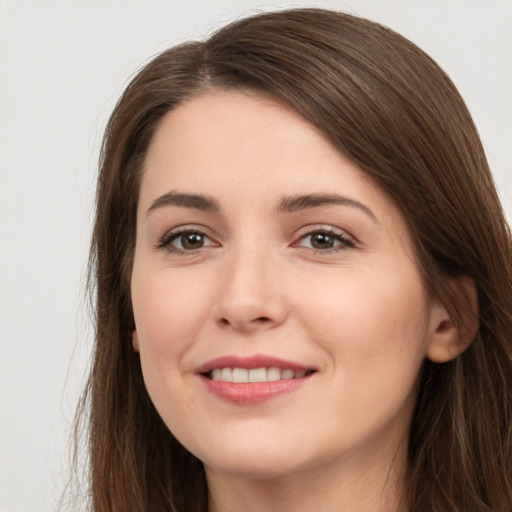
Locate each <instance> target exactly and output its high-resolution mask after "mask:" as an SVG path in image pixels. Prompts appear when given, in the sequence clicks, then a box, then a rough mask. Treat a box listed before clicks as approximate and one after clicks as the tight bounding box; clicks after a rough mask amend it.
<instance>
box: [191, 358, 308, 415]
mask: <svg viewBox="0 0 512 512" xmlns="http://www.w3.org/2000/svg"><path fill="white" fill-rule="evenodd" d="M316 372H317V371H316V369H314V368H312V367H309V368H308V367H306V366H303V365H301V364H298V363H295V362H292V361H285V360H283V359H278V358H275V357H272V356H267V355H261V354H256V355H253V356H249V357H239V356H224V357H220V358H217V359H214V360H211V361H209V362H207V363H205V364H203V365H201V366H200V367H199V368H197V370H196V373H197V374H199V376H200V377H201V380H202V381H203V383H204V385H205V386H206V389H207V390H208V391H209V392H210V393H212V394H213V395H215V396H217V397H219V398H221V399H223V400H224V401H228V402H232V403H236V404H240V405H241V404H252V403H259V402H263V401H266V400H269V399H272V398H274V397H277V396H279V395H282V394H284V393H290V392H292V391H295V390H296V389H299V388H300V387H302V386H303V385H304V384H306V383H307V382H308V381H309V380H310V379H311V377H312V376H313V374H315V373H316Z"/></svg>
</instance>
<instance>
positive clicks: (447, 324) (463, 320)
mask: <svg viewBox="0 0 512 512" xmlns="http://www.w3.org/2000/svg"><path fill="white" fill-rule="evenodd" d="M451 287H452V289H453V291H454V292H455V296H456V297H457V303H458V308H457V314H458V317H457V318H453V317H452V315H451V314H450V311H449V310H448V308H446V307H445V306H444V305H443V304H441V303H439V302H436V303H435V304H433V305H432V309H431V318H430V338H429V344H428V347H427V357H428V359H430V360H431V361H432V362H434V363H446V362H447V361H451V360H452V359H454V358H456V357H457V356H458V355H460V354H462V352H464V350H466V348H467V347H468V346H469V345H470V344H471V342H472V341H473V339H474V338H475V336H476V333H477V331H478V327H479V320H478V294H477V290H476V285H475V281H474V280H473V279H472V278H470V277H467V276H462V277H459V278H456V279H454V280H453V282H452V283H451ZM453 314H454V313H453Z"/></svg>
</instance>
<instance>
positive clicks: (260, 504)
mask: <svg viewBox="0 0 512 512" xmlns="http://www.w3.org/2000/svg"><path fill="white" fill-rule="evenodd" d="M403 451H404V452H405V450H403ZM382 455H383V454H382V453H380V454H375V453H373V454H372V456H371V459H372V460H371V461H370V460H366V461H362V460H361V459H360V457H358V458H357V459H358V460H357V461H355V460H344V461H336V462H334V463H333V464H332V465H329V466H328V467H325V466H323V467H322V468H318V469H315V468H312V469H308V470H306V471H302V472H296V473H294V474H293V475H285V476H273V477H271V478H261V477H260V478H251V477H250V476H244V475H239V474H230V473H222V472H219V471H216V470H212V469H210V468H206V474H207V479H208V487H209V493H210V499H209V501H210V508H209V512H268V511H269V510H286V511H289V512H311V511H312V510H321V511H322V512H331V511H332V512H334V511H336V512H339V511H340V510H341V511H343V512H361V510H364V511H365V512H404V511H405V510H406V508H405V506H404V505H403V500H402V498H403V497H404V491H405V467H406V464H405V463H406V460H405V453H397V452H396V451H395V452H394V454H392V456H391V457H385V458H382ZM365 462H366V463H365Z"/></svg>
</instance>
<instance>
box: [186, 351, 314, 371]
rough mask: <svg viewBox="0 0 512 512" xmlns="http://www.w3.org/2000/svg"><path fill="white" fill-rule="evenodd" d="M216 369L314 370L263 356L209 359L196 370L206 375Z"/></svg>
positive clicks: (231, 356) (228, 356) (234, 356)
mask: <svg viewBox="0 0 512 512" xmlns="http://www.w3.org/2000/svg"><path fill="white" fill-rule="evenodd" d="M216 368H245V369H246V370H253V369H255V368H280V369H281V370H286V369H290V370H294V371H296V372H300V371H308V370H314V368H313V367H310V366H304V365H302V364H298V363H295V362H293V361H287V360H285V359H280V358H278V357H273V356H268V355H264V354H255V355H252V356H236V355H226V356H221V357H217V358H215V359H211V360H210V361H207V362H206V363H204V364H202V365H201V366H199V367H198V368H197V369H196V372H197V373H208V372H211V371H212V370H215V369H216Z"/></svg>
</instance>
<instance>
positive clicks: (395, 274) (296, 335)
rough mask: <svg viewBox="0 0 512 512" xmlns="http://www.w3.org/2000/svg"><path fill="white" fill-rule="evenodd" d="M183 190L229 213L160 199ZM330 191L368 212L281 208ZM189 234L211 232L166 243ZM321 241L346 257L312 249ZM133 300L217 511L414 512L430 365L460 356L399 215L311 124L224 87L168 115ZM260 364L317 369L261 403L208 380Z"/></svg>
mask: <svg viewBox="0 0 512 512" xmlns="http://www.w3.org/2000/svg"><path fill="white" fill-rule="evenodd" d="M171 191H172V192H173V193H175V194H176V193H180V194H198V195H204V196H208V197H209V198H213V199H214V200H215V201H216V202H217V203H218V206H219V208H218V211H215V212H214V211H205V210H203V209H201V208H196V207H191V205H188V206H184V205H178V204H164V203H165V201H163V200H162V199H160V200H159V198H161V197H162V196H164V195H165V194H168V193H169V192H171ZM333 192H336V193H337V194H339V195H341V196H343V197H344V198H348V199H350V200H351V201H355V202H357V203H358V204H359V206H358V205H356V204H354V203H350V204H322V205H317V206H312V207H308V208H304V209H300V210H296V211H279V210H278V208H277V207H278V205H280V204H281V206H282V201H283V198H284V197H290V196H296V195H308V194H326V193H327V194H332V193H333ZM167 203H169V202H167ZM345 203H347V202H346V201H345ZM152 205H153V207H152ZM195 206H198V205H197V204H196V205H195ZM180 230H189V231H193V232H201V233H203V234H204V237H203V238H201V237H200V238H199V239H197V238H196V242H197V243H196V244H195V245H194V246H193V248H192V249H191V250H188V249H183V240H184V239H183V238H180V237H179V236H176V237H175V238H172V237H171V236H170V235H169V233H171V234H175V233H176V232H177V231H180ZM319 231H320V232H325V231H328V232H329V231H331V232H332V233H331V234H329V233H327V235H326V236H327V238H324V239H323V240H324V241H325V240H327V241H329V242H333V247H331V248H329V249H327V248H325V246H320V248H318V247H319V246H318V244H316V248H315V244H314V241H315V240H317V239H316V238H314V236H312V234H313V235H314V234H315V233H318V232H319ZM340 237H341V238H340ZM166 244H167V245H166ZM201 244H203V245H202V246H201ZM327 245H328V244H327ZM132 300H133V309H134V316H135V324H136V331H135V332H134V335H133V344H134V348H135V350H137V351H138V352H140V358H141V364H142V370H143V374H144V379H145V383H146V386H147V389H148V391H149V394H150V396H151V398H152V400H153V402H154V404H155V406H156V408H157V410H158V412H159V414H160V415H161V416H162V418H163V420H164V422H165V423H166V425H167V426H168V427H169V429H170V430H171V431H172V432H173V433H174V435H175V436H176V437H177V438H178V439H179V440H180V441H181V443H182V444H183V445H184V446H185V447H186V448H187V449H189V450H190V451H191V452H192V453H194V454H195V455H196V456H197V457H199V458H200V459H201V460H202V461H203V462H204V464H205V468H206V473H207V479H208V484H209V490H210V501H211V510H218V511H242V510H243V511H245V512H247V511H249V512H256V511H267V510H277V509H279V510H288V511H297V512H298V511H311V510H322V511H329V510H333V511H334V510H336V511H339V510H344V512H350V511H358V512H360V511H361V510H365V511H366V512H371V511H380V512H384V511H393V512H396V511H397V510H399V509H400V506H401V505H400V497H401V496H402V494H403V485H404V468H405V457H406V448H405V447H406V440H407V436H408V431H409V425H410V421H411V415H412V412H413V408H414V404H415V401H416V397H417V383H418V374H419V371H420V367H421V365H422V362H423V361H424V360H425V358H427V357H430V358H432V359H435V360H437V361H444V360H448V359H451V358H452V357H454V356H455V355H457V353H458V352H460V350H462V348H461V347H460V346H459V344H458V343H457V342H456V341H455V340H456V338H457V333H456V331H455V328H454V326H453V324H452V322H451V320H450V318H449V316H448V313H447V311H446V310H445V308H444V307H442V305H440V304H438V303H437V302H435V301H432V300H430V299H429V298H428V297H427V296H426V293H425V290H424V287H423V284H422V281H421V277H420V273H419V270H418V266H417V263H416V260H415V257H414V250H413V247H412V243H411V239H410V235H409V233H408V228H407V223H406V220H405V218H404V217H403V215H402V213H401V212H400V210H399V209H398V208H397V207H396V206H395V205H394V204H393V202H392V201H391V200H390V199H389V197H387V196H386V194H385V193H384V192H383V191H382V190H380V189H379V188H378V187H377V185H376V184H374V183H373V182H372V181H371V180H370V179H369V178H367V177H366V176H365V175H364V174H363V173H362V172H361V171H360V169H359V168H357V166H355V165H354V164H352V163H351V162H350V161H349V160H347V159H346V158H345V157H344V156H343V155H341V154H340V153H339V152H338V151H337V150H336V149H335V148H333V147H332V146H331V145H330V144H329V143H328V142H327V140H326V139H325V138H324V136H323V135H322V134H321V133H319V132H318V131H317V130H316V129H315V128H314V127H313V126H311V125H310V124H309V123H308V122H306V121H305V120H304V119H302V118H301V117H300V116H299V115H298V114H296V113H295V112H293V111H291V110H289V109H288V108H286V107H284V106H282V105H280V104H278V103H276V102H274V101H272V100H270V99H268V98H265V97H262V96H258V95H256V94H252V93H242V92H226V91H224V92H223V91H214V92H210V93H208V94H205V95H203V96H201V97H198V98H194V99H192V100H190V101H188V102H187V103H185V104H183V105H181V106H180V107H178V108H177V109H175V110H174V111H172V112H170V113H169V114H167V115H166V117H165V118H164V120H163V122H162V123H161V125H160V126H159V128H158V129H157V131H156V133H155V136H154V138H153V140H152V142H151V145H150V148H149V153H148V156H147V160H146V162H145V167H144V171H143V177H142V183H141V189H140V201H139V207H138V219H137V238H136V248H135V257H134V266H133V275H132ZM254 354H266V355H271V356H275V357H279V358H281V359H286V360H291V361H294V362H296V363H300V364H303V365H305V366H308V367H313V368H314V369H315V370H316V372H315V373H314V374H313V375H312V376H311V377H310V378H309V379H307V382H305V383H304V385H302V386H301V387H300V388H298V389H296V390H295V391H293V392H290V393H286V394H283V395H279V396H277V397H274V398H272V399H270V400H266V401H263V402H260V403H257V404H235V403H231V402H227V401H225V400H223V399H221V398H219V397H217V396H215V395H213V394H212V393H210V392H209V391H208V390H207V388H206V386H205V385H204V382H203V379H202V378H201V377H200V376H199V375H198V374H197V368H198V366H199V365H201V364H204V363H205V362H206V361H209V360H211V359H213V358H217V357H220V356H224V355H239V356H250V355H254Z"/></svg>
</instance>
